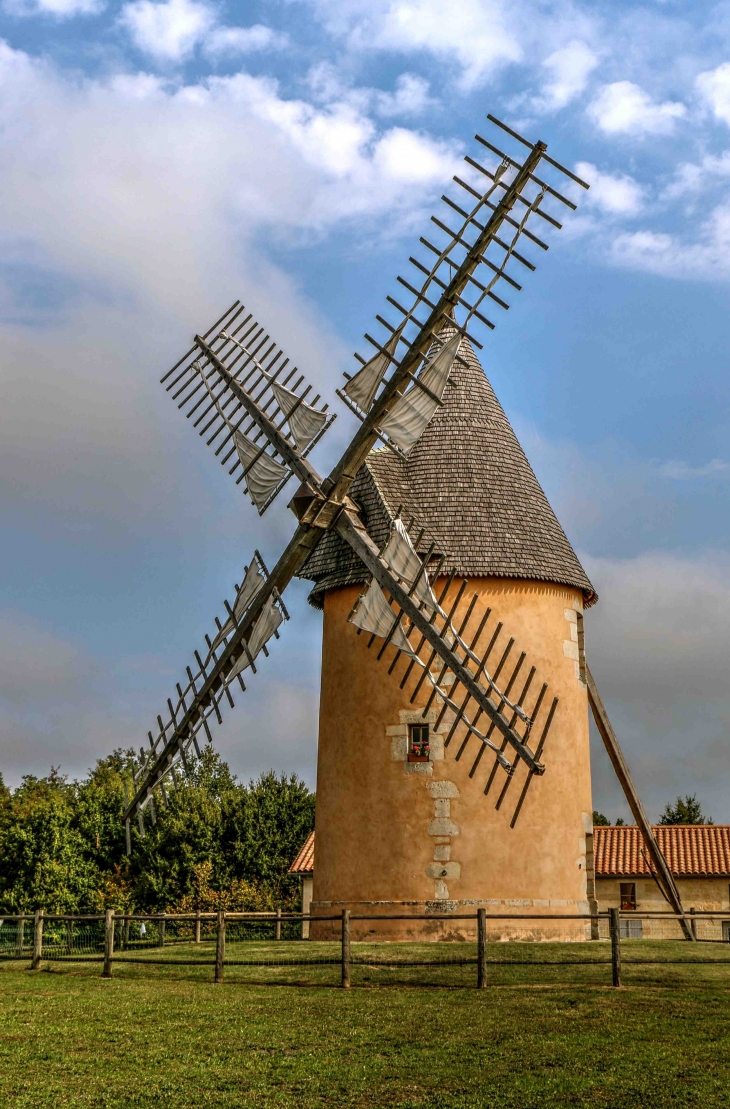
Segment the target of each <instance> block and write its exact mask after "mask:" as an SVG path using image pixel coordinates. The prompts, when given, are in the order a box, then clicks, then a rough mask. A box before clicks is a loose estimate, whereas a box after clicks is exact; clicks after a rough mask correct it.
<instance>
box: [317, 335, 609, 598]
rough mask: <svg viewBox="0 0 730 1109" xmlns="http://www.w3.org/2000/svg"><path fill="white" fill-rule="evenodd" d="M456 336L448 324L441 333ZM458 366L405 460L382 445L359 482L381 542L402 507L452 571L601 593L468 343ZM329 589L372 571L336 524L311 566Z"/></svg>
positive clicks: (369, 522) (414, 531)
mask: <svg viewBox="0 0 730 1109" xmlns="http://www.w3.org/2000/svg"><path fill="white" fill-rule="evenodd" d="M446 337H447V331H446V329H444V334H443V335H442V338H446ZM459 355H460V358H461V359H463V362H461V361H457V362H455V363H454V367H453V369H452V371H451V384H449V385H447V387H446V390H445V393H444V396H443V407H441V408H439V409H438V410H437V412H436V414H435V416H434V417H433V419H432V420H431V422H430V424H429V425H428V427H427V428H426V430H425V432H424V433H423V435H422V436H421V438H420V440H419V441H418V443H416V445H415V446H414V447H413V449H412V451H411V452H410V454H409V455H408V457H407V459H406V460H403V459H400V458H398V457H397V456H396V455H395V454H393V452H392V451H390V450H388V449H387V448H385V447H380V448H376V449H375V450H373V451H372V452H371V453H370V455H369V457H368V459H367V461H366V462H365V464H364V465H363V467H362V468H361V470H360V472H359V473H358V475H357V478H356V479H355V482H354V483H353V486H352V492H351V495H352V497H353V499H354V500H355V501H356V502H357V503H358V504H359V505H360V506H361V508H362V512H363V517H364V520H365V524H366V526H367V528H368V531H369V532H370V535H371V536H372V538H373V539H374V541H375V542H376V543H378V544H382V543H383V542H384V541H385V539H386V538H387V535H388V529H389V526H390V521H391V520H392V519H393V518H394V517H395V516H396V514H397V512H398V509H399V508H400V510H401V516H402V518H403V520H404V521H405V522H406V524H409V523H410V519H411V517H413V519H414V523H413V525H412V526H411V527H410V534H411V537H412V538H413V540H414V541H415V540H416V538H417V536H418V534H419V532H420V531H421V529H422V528H425V533H424V536H423V539H422V541H421V542H420V544H419V549H420V551H421V552H423V551H425V550H426V549H427V548H428V547H429V546H430V544H431V542H432V541H435V543H436V551H437V552H438V553H439V554H445V555H446V562H445V563H444V572H445V573H450V572H451V570H455V571H456V572H457V573H458V574H463V575H464V576H465V577H504V578H526V579H530V580H533V581H534V580H537V581H549V582H555V583H556V584H560V585H572V586H575V587H576V588H578V589H580V590H582V592H583V595H584V598H585V603H586V605H590V604H593V603H594V602H595V600H596V599H597V598H596V594H595V591H594V589H593V586H592V585H591V583H590V581H589V580H588V577H587V575H586V573H585V571H584V569H583V567H582V566H581V564H580V562H579V561H578V558H577V557H576V554H575V552H574V550H573V548H572V547H571V545H570V543H569V542H568V539H567V537H566V535H565V532H564V531H563V529H562V528H561V526H560V524H559V523H558V521H557V518H556V516H555V513H554V512H553V510H552V508H551V507H550V504H549V503H548V500H547V497H546V496H545V494H544V492H543V491H542V488H541V487H540V484H539V482H538V480H537V478H536V477H535V475H534V473H533V471H532V467H531V466H530V463H529V462H528V461H527V458H526V456H525V453H524V451H523V450H522V447H521V446H520V444H519V442H518V440H517V436H516V435H515V433H514V431H513V430H512V427H511V426H510V423H509V420H508V419H507V417H506V416H505V414H504V412H503V410H502V406H501V405H500V403H499V401H498V400H497V398H496V396H495V394H494V390H493V389H492V386H491V385H490V384H489V381H488V380H487V378H486V375H485V373H484V370H483V369H482V367H481V365H480V364H479V361H478V359H477V357H476V355H475V354H474V351H473V349H472V347H471V345H470V343H469V342H468V340H466V339H464V340H463V341H462V344H461V347H460V349H459ZM302 577H306V578H309V579H310V580H313V581H315V582H316V583H317V584H316V586H315V588H314V590H313V591H312V594H311V595H310V601H311V602H312V603H313V604H315V605H316V606H317V607H320V606H321V604H322V595H323V594H324V592H325V591H326V590H327V589H332V588H336V587H337V586H340V585H346V584H354V583H359V582H363V581H365V580H367V577H368V575H367V572H366V571H365V569H364V567H363V566H362V564H361V563H360V562H359V560H358V559H357V558H356V557H355V556H354V555H353V554H352V552H351V551H350V549H349V548H348V547H347V546H346V545H345V543H344V542H343V541H342V540H341V539H340V538H339V536H337V535H336V534H334V533H331V532H330V533H328V534H327V535H326V536H325V537H324V538H323V540H322V541H321V542H320V543H319V545H318V546H317V548H316V549H315V551H314V552H313V553H312V556H311V557H310V558H309V559H308V561H307V563H306V564H305V566H304V568H303V570H302Z"/></svg>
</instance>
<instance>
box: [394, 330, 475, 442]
mask: <svg viewBox="0 0 730 1109" xmlns="http://www.w3.org/2000/svg"><path fill="white" fill-rule="evenodd" d="M460 343H461V334H460V332H458V331H457V332H456V334H455V335H453V336H452V337H451V338H450V339H449V340H448V342H446V343H444V344H443V345H442V347H441V349H440V350H439V351H438V352H437V353H436V354H434V355H433V357H432V358H430V359H429V360H428V362H427V363H426V365H425V367H424V368H423V370H422V371H421V373H420V374H419V375H418V380H419V381H422V382H423V384H424V385H425V386H426V387H427V388H428V389H430V391H431V392H432V393H433V394H434V396H435V397H438V399H439V400H441V397H442V396H443V393H444V389H445V388H446V382H447V381H448V380H449V374H450V373H451V367H452V366H453V364H454V359H455V358H456V355H457V353H458V350H459V344H460ZM437 408H438V403H437V402H436V401H435V400H434V399H433V397H430V396H429V395H428V393H426V392H424V390H423V389H420V388H419V387H418V385H416V384H413V385H411V387H410V389H409V390H408V391H407V392H406V393H404V394H403V396H402V397H401V398H400V400H398V401H396V403H395V404H394V405H393V407H392V408H391V410H390V412H388V413H386V415H385V416H383V419H382V420H381V421H380V424H379V426H380V430H381V431H384V432H385V433H386V435H387V436H388V438H389V439H391V440H392V442H394V443H395V444H396V446H398V447H400V449H401V450H402V451H403V453H404V454H407V453H408V451H409V450H410V449H411V448H412V447H413V446H415V444H416V443H417V442H418V440H419V439H420V438H421V436H422V435H423V433H424V431H425V430H426V428H427V427H428V425H429V424H430V422H431V419H432V417H433V415H434V413H435V411H436V409H437Z"/></svg>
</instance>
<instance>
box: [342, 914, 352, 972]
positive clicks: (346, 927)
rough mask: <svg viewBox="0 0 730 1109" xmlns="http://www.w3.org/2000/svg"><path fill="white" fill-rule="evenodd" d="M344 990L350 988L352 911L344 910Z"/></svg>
mask: <svg viewBox="0 0 730 1109" xmlns="http://www.w3.org/2000/svg"><path fill="white" fill-rule="evenodd" d="M342 988H343V989H344V990H349V988H350V910H349V909H343V910H342Z"/></svg>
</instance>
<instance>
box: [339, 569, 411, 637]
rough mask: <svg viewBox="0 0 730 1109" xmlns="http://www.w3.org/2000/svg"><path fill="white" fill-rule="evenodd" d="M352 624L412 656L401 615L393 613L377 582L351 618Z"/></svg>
mask: <svg viewBox="0 0 730 1109" xmlns="http://www.w3.org/2000/svg"><path fill="white" fill-rule="evenodd" d="M349 620H350V623H351V624H354V625H355V627H356V628H360V630H361V631H365V632H370V633H371V635H376V636H378V637H379V638H381V639H385V638H386V637H388V638H390V640H391V641H392V642H393V643H394V644H395V646H396V647H397V648H398V650H399V651H405V652H406V653H407V654H409V655H412V654H413V650H412V648H411V646H410V644H409V642H408V640H407V638H406V634H405V632H404V631H403V628H402V627H401V623H400V613H395V612H393V609H392V608H391V607H390V605H389V604H388V600H387V598H386V596H385V593H383V590H382V589H381V588H380V586H379V585H378V583H377V582H376V581H371V582H370V585H369V586H368V587H367V589H366V590H365V592H364V593H363V594H362V596H361V597H360V600H359V603H358V605H357V607H356V609H355V611H354V612H353V613H352V615H351V616H350V617H349Z"/></svg>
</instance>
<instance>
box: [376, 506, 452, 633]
mask: <svg viewBox="0 0 730 1109" xmlns="http://www.w3.org/2000/svg"><path fill="white" fill-rule="evenodd" d="M381 558H382V559H383V562H385V563H386V564H387V565H388V567H389V568H390V570H391V571H392V572H393V573H394V574H395V576H396V577H397V578H398V580H399V581H400V582H402V583H404V584H405V585H406V586H408V590H409V592H410V591H411V589H413V597H414V598H415V600H417V601H420V603H421V604H422V605H423V607H424V608H425V609H427V610H428V611H429V612H439V611H440V609H439V605H438V601H437V600H436V598H435V597H434V595H433V590H432V589H431V585H430V583H429V580H428V575H427V574H426V570H425V567H424V565H423V562H422V561H421V559H420V558H419V557H418V555H417V554H416V552H415V550H414V547H413V544H412V543H411V540H410V536H409V535H408V532H407V530H406V527H405V524H404V523H403V521H402V520H400V519H398V520H396V521H395V522H394V524H393V529H392V531H391V533H390V538H389V539H388V542H387V543H386V545H385V547H384V549H383V553H382V555H381ZM414 585H415V588H414Z"/></svg>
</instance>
